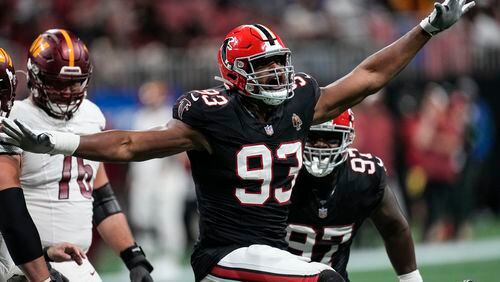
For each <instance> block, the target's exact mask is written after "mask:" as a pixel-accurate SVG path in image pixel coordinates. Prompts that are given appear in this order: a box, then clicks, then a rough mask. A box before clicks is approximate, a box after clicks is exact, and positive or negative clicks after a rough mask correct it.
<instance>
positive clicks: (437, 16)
mask: <svg viewBox="0 0 500 282" xmlns="http://www.w3.org/2000/svg"><path fill="white" fill-rule="evenodd" d="M465 2H467V0H445V1H444V2H443V3H442V4H441V3H438V2H436V3H434V10H433V11H432V13H431V14H430V15H429V16H428V17H426V18H425V19H423V20H422V21H421V22H420V26H421V27H422V28H423V29H424V30H425V31H426V32H427V33H429V34H430V35H435V34H438V33H439V32H441V31H443V30H445V29H447V28H449V27H450V26H452V25H453V24H454V23H456V22H457V21H458V19H459V18H460V17H461V16H462V15H463V14H465V13H466V12H467V11H469V10H470V8H472V7H474V5H476V2H474V1H471V2H469V3H467V4H465Z"/></svg>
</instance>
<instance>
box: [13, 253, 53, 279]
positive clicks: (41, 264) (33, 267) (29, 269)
mask: <svg viewBox="0 0 500 282" xmlns="http://www.w3.org/2000/svg"><path fill="white" fill-rule="evenodd" d="M19 268H21V270H22V271H23V273H24V275H25V276H26V278H28V281H36V282H40V281H45V280H47V279H48V278H49V270H48V269H47V265H46V263H45V259H44V258H43V256H42V257H39V258H37V259H35V260H32V261H30V262H27V263H25V264H22V265H19Z"/></svg>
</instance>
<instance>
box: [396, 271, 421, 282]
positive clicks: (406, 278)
mask: <svg viewBox="0 0 500 282" xmlns="http://www.w3.org/2000/svg"><path fill="white" fill-rule="evenodd" d="M398 278H399V282H423V281H424V280H423V279H422V276H420V272H419V271H418V269H417V270H414V271H412V272H410V273H406V274H403V275H399V276H398Z"/></svg>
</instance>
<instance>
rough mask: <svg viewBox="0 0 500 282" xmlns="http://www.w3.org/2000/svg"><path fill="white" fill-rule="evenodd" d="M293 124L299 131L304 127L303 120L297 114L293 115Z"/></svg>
mask: <svg viewBox="0 0 500 282" xmlns="http://www.w3.org/2000/svg"><path fill="white" fill-rule="evenodd" d="M292 125H293V127H295V129H297V131H299V130H300V128H301V127H302V120H301V119H300V117H299V116H298V115H297V114H293V115H292Z"/></svg>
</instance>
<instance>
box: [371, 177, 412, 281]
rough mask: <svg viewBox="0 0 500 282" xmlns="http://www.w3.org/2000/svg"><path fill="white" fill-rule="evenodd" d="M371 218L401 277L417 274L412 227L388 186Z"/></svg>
mask: <svg viewBox="0 0 500 282" xmlns="http://www.w3.org/2000/svg"><path fill="white" fill-rule="evenodd" d="M370 218H371V220H372V221H373V223H374V224H375V227H376V228H377V230H378V231H379V233H380V235H382V238H383V240H384V243H385V249H386V251H387V254H388V256H389V259H390V260H391V263H392V266H393V267H394V270H395V271H396V273H397V274H398V275H399V276H400V279H401V276H403V277H404V275H407V274H411V275H413V276H416V275H417V274H418V271H417V264H416V262H415V250H414V246H413V240H412V237H411V232H410V227H409V226H408V222H407V221H406V218H405V217H404V216H403V214H402V212H401V208H400V207H399V205H398V203H397V201H396V197H395V196H394V193H393V192H392V190H391V189H390V188H389V187H388V186H386V188H385V191H384V198H383V199H382V202H381V203H380V206H379V207H378V208H377V210H375V212H374V213H373V214H372V215H371V217H370ZM412 273H413V274H412ZM418 277H420V274H418ZM400 281H406V280H400ZM408 281H415V282H416V281H422V280H421V278H420V280H408Z"/></svg>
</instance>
